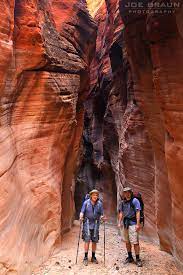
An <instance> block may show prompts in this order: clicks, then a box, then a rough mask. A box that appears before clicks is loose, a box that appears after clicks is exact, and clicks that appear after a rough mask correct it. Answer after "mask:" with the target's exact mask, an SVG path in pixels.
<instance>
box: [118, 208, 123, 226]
mask: <svg viewBox="0 0 183 275" xmlns="http://www.w3.org/2000/svg"><path fill="white" fill-rule="evenodd" d="M122 219H123V212H122V211H120V212H119V214H118V227H119V228H120V227H121V222H122Z"/></svg>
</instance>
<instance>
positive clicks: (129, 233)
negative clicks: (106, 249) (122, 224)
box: [123, 225, 139, 244]
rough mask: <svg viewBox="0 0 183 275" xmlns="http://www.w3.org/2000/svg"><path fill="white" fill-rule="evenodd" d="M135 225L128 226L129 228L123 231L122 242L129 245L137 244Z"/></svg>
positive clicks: (137, 236) (137, 234)
mask: <svg viewBox="0 0 183 275" xmlns="http://www.w3.org/2000/svg"><path fill="white" fill-rule="evenodd" d="M135 228H136V225H129V228H128V229H126V228H124V229H123V237H124V241H125V242H127V243H131V244H138V243H139V233H138V232H137V231H136V230H135Z"/></svg>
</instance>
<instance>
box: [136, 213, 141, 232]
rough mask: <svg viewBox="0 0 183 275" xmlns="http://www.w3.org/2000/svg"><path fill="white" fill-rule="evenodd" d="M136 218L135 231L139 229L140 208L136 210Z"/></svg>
mask: <svg viewBox="0 0 183 275" xmlns="http://www.w3.org/2000/svg"><path fill="white" fill-rule="evenodd" d="M136 219H137V224H136V231H137V232H138V231H139V230H140V210H138V211H136Z"/></svg>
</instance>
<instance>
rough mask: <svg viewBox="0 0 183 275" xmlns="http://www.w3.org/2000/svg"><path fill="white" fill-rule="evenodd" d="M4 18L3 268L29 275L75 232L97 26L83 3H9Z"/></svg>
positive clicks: (0, 45) (0, 105) (0, 135)
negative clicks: (77, 186) (78, 160)
mask: <svg viewBox="0 0 183 275" xmlns="http://www.w3.org/2000/svg"><path fill="white" fill-rule="evenodd" d="M0 15H1V26H0V49H1V51H0V52H1V53H0V127H1V128H0V152H1V161H0V192H1V199H0V208H1V214H0V232H1V234H0V247H1V250H0V262H1V264H0V265H1V266H0V267H1V274H11V273H12V274H16V273H18V274H23V275H25V274H30V273H31V270H32V269H33V268H34V266H37V265H38V264H40V263H42V262H43V261H44V260H45V259H46V258H47V257H48V256H49V255H50V253H51V252H52V251H53V249H55V247H56V245H57V244H59V243H60V236H61V232H64V231H65V230H68V229H69V228H70V227H71V224H72V219H73V213H74V201H73V197H74V188H75V183H74V180H73V177H74V170H75V163H76V158H77V155H78V151H79V144H80V137H81V134H82V129H83V100H84V99H85V98H86V96H87V93H88V83H89V73H88V66H89V63H90V62H91V58H92V54H93V52H94V48H95V33H96V25H95V24H94V22H93V21H92V19H91V17H90V16H89V14H88V11H87V10H86V5H85V1H82V0H81V1H79V0H78V1H76V0H70V1H69V2H68V1H44V0H41V1H35V0H31V1H27V0H15V1H13V0H11V1H6V0H3V1H1V4H0ZM10 251H11V253H10Z"/></svg>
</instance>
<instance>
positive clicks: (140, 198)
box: [130, 192, 145, 226]
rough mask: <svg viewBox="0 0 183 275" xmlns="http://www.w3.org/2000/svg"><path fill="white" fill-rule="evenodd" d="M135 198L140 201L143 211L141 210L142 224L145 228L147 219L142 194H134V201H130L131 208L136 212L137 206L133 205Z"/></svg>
mask: <svg viewBox="0 0 183 275" xmlns="http://www.w3.org/2000/svg"><path fill="white" fill-rule="evenodd" d="M134 198H136V199H138V201H139V202H140V207H141V210H140V223H142V224H143V226H144V223H145V219H144V202H143V199H142V195H141V193H139V192H138V193H133V195H132V199H131V201H130V204H131V207H132V208H133V209H134V211H135V206H134V204H133V199H134Z"/></svg>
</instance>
